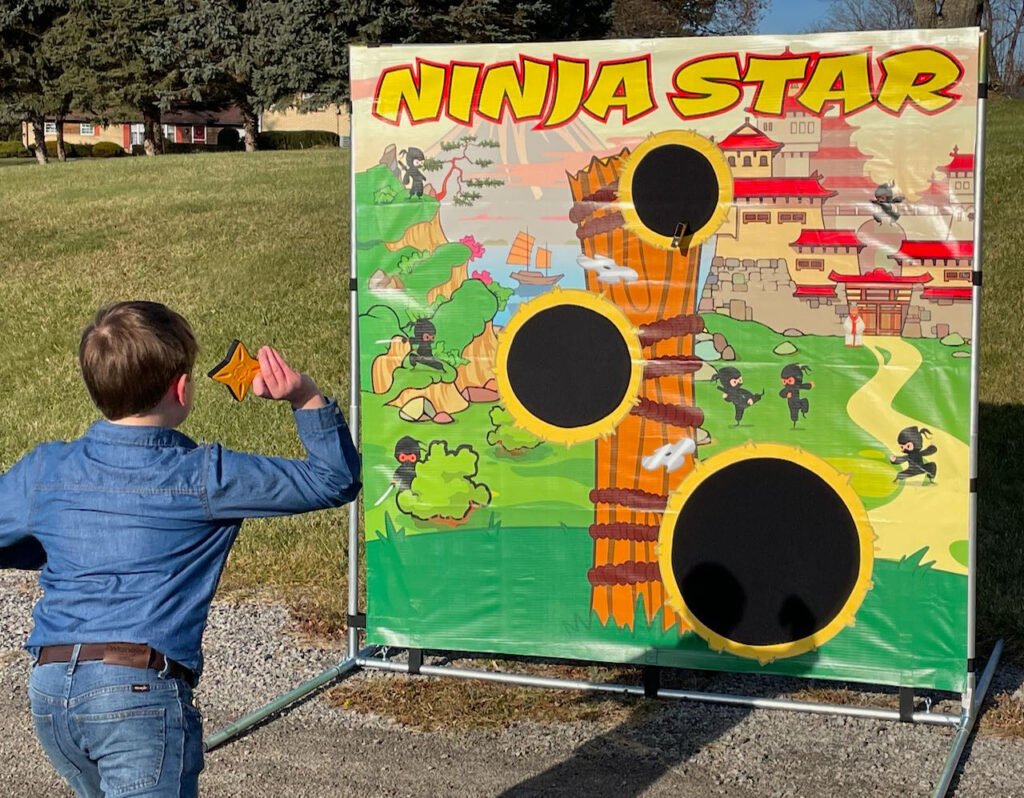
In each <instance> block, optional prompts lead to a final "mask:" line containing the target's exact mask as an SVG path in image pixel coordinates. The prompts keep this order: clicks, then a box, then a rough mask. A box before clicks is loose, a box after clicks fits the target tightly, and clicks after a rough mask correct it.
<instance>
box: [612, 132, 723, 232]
mask: <svg viewBox="0 0 1024 798" xmlns="http://www.w3.org/2000/svg"><path fill="white" fill-rule="evenodd" d="M718 189H719V187H718V176H717V175H716V174H715V169H714V167H713V166H712V165H711V162H710V161H708V159H707V157H706V156H705V155H704V154H703V153H701V152H699V151H697V150H695V149H692V148H690V147H686V146H684V145H682V144H662V145H661V146H659V147H655V148H654V149H652V150H651V151H650V152H648V153H646V154H645V155H644V156H643V157H642V158H641V159H640V162H639V163H638V164H637V165H636V168H635V169H634V171H633V179H632V182H631V193H632V198H633V208H634V210H635V211H636V214H637V216H639V217H640V221H641V222H643V224H644V226H645V227H647V228H648V229H649V230H653V231H654V232H655V233H658V234H660V235H663V236H672V235H674V234H675V231H676V225H678V224H679V223H680V222H683V223H685V224H686V229H687V231H688V232H689V233H691V234H692V233H693V232H695V231H697V230H700V229H701V228H702V227H704V225H706V224H707V223H708V221H709V220H710V219H711V217H712V216H713V215H714V213H715V210H716V209H717V207H718Z"/></svg>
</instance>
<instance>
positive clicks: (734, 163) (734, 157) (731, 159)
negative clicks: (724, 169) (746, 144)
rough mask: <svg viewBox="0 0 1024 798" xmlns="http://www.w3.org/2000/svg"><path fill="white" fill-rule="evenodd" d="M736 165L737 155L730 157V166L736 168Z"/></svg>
mask: <svg viewBox="0 0 1024 798" xmlns="http://www.w3.org/2000/svg"><path fill="white" fill-rule="evenodd" d="M735 165H736V156H735V155H730V156H729V166H735Z"/></svg>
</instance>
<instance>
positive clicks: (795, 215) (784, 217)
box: [779, 211, 807, 224]
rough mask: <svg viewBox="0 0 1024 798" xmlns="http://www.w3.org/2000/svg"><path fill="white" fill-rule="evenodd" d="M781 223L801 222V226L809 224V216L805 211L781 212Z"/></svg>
mask: <svg viewBox="0 0 1024 798" xmlns="http://www.w3.org/2000/svg"><path fill="white" fill-rule="evenodd" d="M779 221H780V222H799V223H800V224H807V214H806V213H804V212H803V211H799V212H797V211H791V212H788V213H787V212H786V211H781V212H780V213H779Z"/></svg>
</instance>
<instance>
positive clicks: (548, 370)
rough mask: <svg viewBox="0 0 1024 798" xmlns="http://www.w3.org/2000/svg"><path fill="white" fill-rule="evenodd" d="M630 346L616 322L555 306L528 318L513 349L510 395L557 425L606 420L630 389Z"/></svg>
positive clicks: (571, 307)
mask: <svg viewBox="0 0 1024 798" xmlns="http://www.w3.org/2000/svg"><path fill="white" fill-rule="evenodd" d="M631 371H632V362H631V359H630V354H629V347H628V346H627V344H626V341H625V339H624V338H623V336H622V333H621V332H620V331H619V329H618V328H617V327H616V326H615V324H614V323H613V322H612V321H611V320H610V319H608V318H606V317H605V316H602V315H601V314H600V313H597V312H596V311H593V310H591V309H590V308H584V307H578V306H576V305H557V306H555V307H552V308H548V309H546V310H542V311H539V312H538V313H536V314H535V315H533V316H531V317H530V318H528V319H527V320H526V321H525V322H524V323H523V325H522V327H520V328H519V330H518V331H517V332H516V334H515V336H514V337H513V338H512V341H511V344H510V346H509V353H508V365H507V375H508V381H509V384H510V385H511V387H512V391H513V392H514V393H515V395H516V398H517V399H518V400H519V401H520V402H521V403H522V405H523V407H525V408H526V410H527V411H529V412H530V413H531V414H532V415H533V416H535V417H536V418H539V419H540V420H541V421H544V422H546V423H548V424H551V425H552V426H555V427H565V428H579V427H585V426H588V425H590V424H593V423H595V422H597V421H600V420H602V419H603V418H605V417H606V416H608V415H609V414H610V413H612V412H613V411H615V409H616V408H618V407H619V405H620V404H621V403H622V400H623V398H624V397H625V395H626V391H627V390H628V389H629V382H630V375H631Z"/></svg>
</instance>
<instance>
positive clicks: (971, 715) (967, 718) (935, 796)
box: [932, 640, 1003, 798]
mask: <svg viewBox="0 0 1024 798" xmlns="http://www.w3.org/2000/svg"><path fill="white" fill-rule="evenodd" d="M1002 653H1003V641H1002V640H999V641H997V642H996V645H995V648H993V649H992V655H991V656H990V657H989V658H988V662H987V663H986V664H985V670H984V672H983V673H982V674H981V679H980V680H979V681H978V689H977V690H976V691H975V692H974V696H973V698H972V700H971V706H970V708H969V709H966V710H965V711H964V713H963V716H962V717H961V720H960V724H959V725H958V726H957V729H956V734H955V735H954V737H953V748H952V749H951V750H950V752H949V757H947V759H946V767H945V768H944V769H943V771H942V776H941V777H940V778H939V783H938V784H937V785H935V792H933V793H932V798H944V797H945V795H946V793H947V792H948V791H949V785H950V784H952V783H953V776H954V775H956V769H957V767H958V766H959V764H960V757H962V756H963V754H964V749H965V748H966V747H967V741H968V740H969V739H970V736H971V732H972V731H973V730H974V723H975V721H976V720H977V719H978V715H979V714H980V712H981V704H982V702H983V701H984V700H985V694H986V693H987V692H988V687H989V684H990V683H991V681H992V674H994V673H995V671H996V665H998V664H999V655H1000V654H1002Z"/></svg>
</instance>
